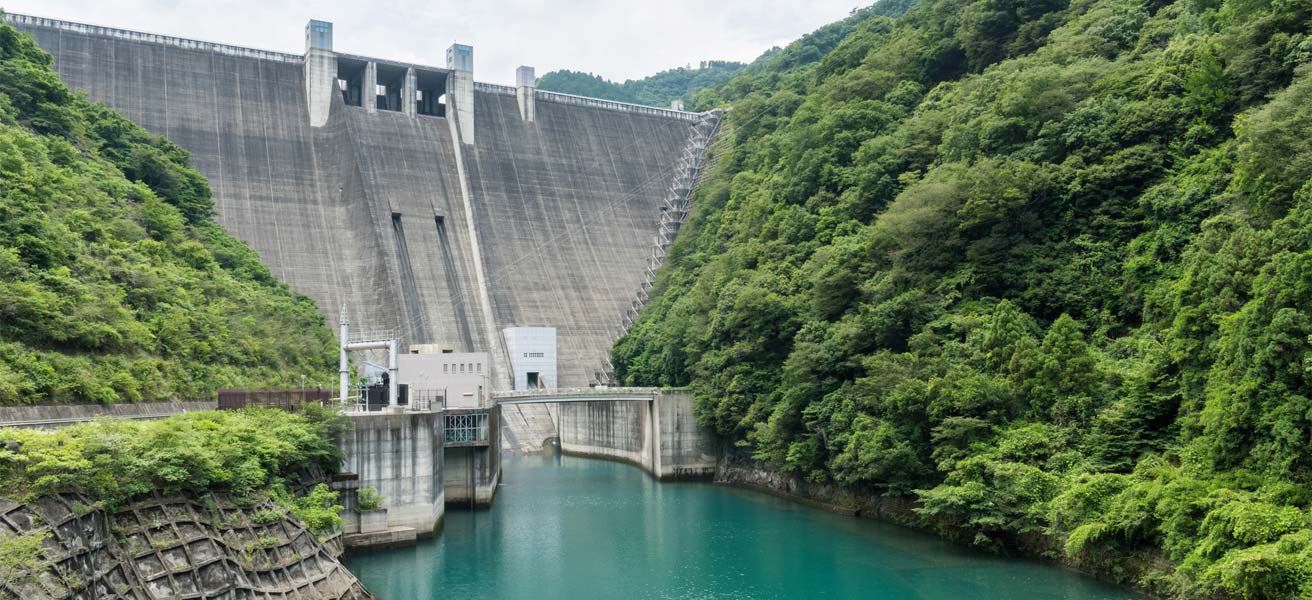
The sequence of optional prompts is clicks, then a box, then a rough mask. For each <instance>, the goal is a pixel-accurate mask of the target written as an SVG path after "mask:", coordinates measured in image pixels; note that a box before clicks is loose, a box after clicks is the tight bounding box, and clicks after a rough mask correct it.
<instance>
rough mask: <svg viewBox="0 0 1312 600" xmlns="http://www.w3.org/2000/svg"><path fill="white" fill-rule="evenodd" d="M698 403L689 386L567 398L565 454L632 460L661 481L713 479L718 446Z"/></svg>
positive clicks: (563, 425)
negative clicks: (696, 410) (634, 395)
mask: <svg viewBox="0 0 1312 600" xmlns="http://www.w3.org/2000/svg"><path fill="white" fill-rule="evenodd" d="M692 406H693V400H692V393H691V392H689V391H687V390H660V391H654V392H653V393H652V395H651V399H649V400H599V401H589V402H561V403H560V404H559V410H560V416H559V419H560V449H561V452H563V453H565V454H571V455H576V456H588V457H593V458H605V459H611V460H618V461H621V462H625V463H629V464H632V465H635V466H637V467H639V468H641V469H643V470H644V471H647V472H648V473H650V474H651V475H653V476H655V477H656V478H658V479H710V478H711V477H713V476H714V474H715V466H716V462H717V449H718V445H717V441H716V438H715V435H714V433H713V432H712V431H710V430H709V429H707V428H705V427H702V426H701V425H700V424H698V423H697V420H696V418H695V417H694V415H693V413H692Z"/></svg>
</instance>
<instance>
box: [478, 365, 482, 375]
mask: <svg viewBox="0 0 1312 600" xmlns="http://www.w3.org/2000/svg"><path fill="white" fill-rule="evenodd" d="M478 372H479V373H482V372H483V363H478Z"/></svg>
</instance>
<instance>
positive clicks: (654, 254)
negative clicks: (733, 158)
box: [596, 109, 724, 384]
mask: <svg viewBox="0 0 1312 600" xmlns="http://www.w3.org/2000/svg"><path fill="white" fill-rule="evenodd" d="M723 115H724V113H723V112H722V111H720V110H718V109H717V110H713V111H710V112H706V113H702V115H701V118H700V119H698V120H697V122H696V123H694V124H693V125H692V128H691V129H692V133H691V135H690V136H689V138H688V143H687V144H685V145H684V148H683V154H682V155H681V156H680V157H679V162H678V165H677V167H676V168H675V172H674V179H673V181H671V182H670V188H669V190H668V191H667V192H666V194H665V200H664V202H663V203H662V204H661V218H660V222H659V224H658V225H657V228H656V237H655V240H653V244H652V251H651V255H650V256H648V257H647V267H646V269H645V270H644V271H643V274H642V284H641V285H640V286H639V287H638V291H637V293H636V294H634V297H633V301H632V302H631V303H630V304H629V307H628V308H627V309H625V312H624V318H623V319H622V320H621V323H620V329H619V331H618V332H617V333H615V334H614V335H613V336H611V340H610V342H611V343H610V345H611V346H614V345H615V341H616V340H618V339H619V338H620V337H621V336H623V335H624V334H626V333H628V331H629V328H630V327H631V326H633V321H634V320H636V319H637V318H638V313H640V312H642V307H643V305H645V304H646V303H647V299H648V294H649V292H650V290H651V287H652V285H653V284H655V282H656V272H657V271H659V270H660V268H661V265H663V264H665V256H666V253H668V252H669V249H670V246H671V245H673V244H674V240H675V239H676V238H677V237H678V235H679V228H680V227H681V226H682V225H683V221H684V219H686V218H688V213H689V212H690V211H691V210H692V193H693V190H695V189H697V184H698V183H700V182H701V178H702V174H703V173H705V172H706V171H708V170H710V169H711V168H713V167H714V166H715V164H716V163H718V162H719V159H720V156H721V155H722V154H723V153H721V152H717V153H714V156H712V157H710V158H709V159H708V157H707V155H708V150H709V149H710V148H711V145H712V143H713V141H714V140H715V139H716V134H717V132H718V131H719V129H720V122H721V120H722V118H723ZM708 161H709V162H708ZM596 376H597V383H598V384H612V383H614V380H615V377H614V366H613V365H612V364H611V362H610V357H609V356H607V357H606V359H605V362H604V364H603V366H602V369H601V371H599V372H597V374H596Z"/></svg>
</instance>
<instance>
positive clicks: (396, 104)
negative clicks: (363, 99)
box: [374, 63, 405, 112]
mask: <svg viewBox="0 0 1312 600" xmlns="http://www.w3.org/2000/svg"><path fill="white" fill-rule="evenodd" d="M404 89H405V67H397V66H393V65H385V64H382V63H378V88H377V89H376V90H374V93H375V98H376V99H375V102H376V103H377V104H376V105H377V107H378V110H390V111H396V112H401V96H402V90H404Z"/></svg>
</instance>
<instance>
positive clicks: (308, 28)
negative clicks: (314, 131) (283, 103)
mask: <svg viewBox="0 0 1312 600" xmlns="http://www.w3.org/2000/svg"><path fill="white" fill-rule="evenodd" d="M336 91H337V55H336V54H334V53H333V24H332V23H329V22H327V21H315V20H311V21H310V22H309V23H308V24H306V25H305V103H306V107H307V108H308V109H309V112H310V126H311V127H323V126H324V125H326V124H327V123H328V110H329V108H330V107H331V106H332V99H333V97H332V95H333V93H334V92H336Z"/></svg>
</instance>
